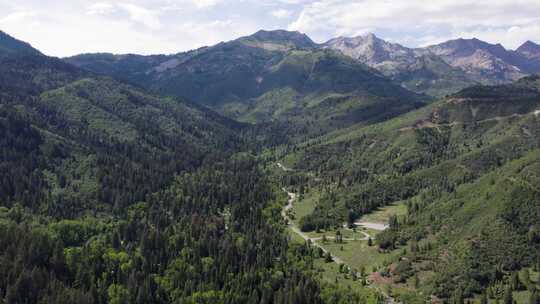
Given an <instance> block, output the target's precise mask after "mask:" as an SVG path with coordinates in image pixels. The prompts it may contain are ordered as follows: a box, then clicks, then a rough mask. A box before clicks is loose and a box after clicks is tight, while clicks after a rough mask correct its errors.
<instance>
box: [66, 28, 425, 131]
mask: <svg viewBox="0 0 540 304" xmlns="http://www.w3.org/2000/svg"><path fill="white" fill-rule="evenodd" d="M65 60H66V61H67V62H69V63H73V64H75V65H77V66H79V67H81V68H84V69H86V70H89V71H93V72H96V73H103V74H107V75H112V76H114V77H116V78H118V79H126V80H128V81H130V82H133V83H137V84H140V85H141V86H144V87H146V88H148V89H151V90H153V91H155V92H159V93H160V94H163V95H166V96H176V97H181V98H183V99H186V100H190V101H192V102H195V103H198V104H202V105H204V106H208V107H210V108H212V109H214V110H216V111H217V112H219V113H222V114H224V115H225V116H228V117H231V118H234V119H236V120H239V121H243V122H249V123H268V122H274V123H276V124H280V123H285V124H287V125H290V126H292V129H291V130H292V132H289V133H290V135H293V136H299V135H302V137H301V138H308V137H310V136H314V135H321V134H323V133H325V132H328V131H331V130H336V129H338V128H341V127H344V126H350V125H352V124H354V123H359V122H363V123H372V122H376V121H382V120H384V119H387V118H389V117H394V116H396V115H399V114H401V113H404V112H407V111H409V110H412V109H414V108H417V107H419V106H420V105H422V104H423V102H425V101H428V99H427V98H426V97H425V96H421V95H418V94H415V93H413V92H411V91H408V90H406V89H404V88H402V87H400V86H399V85H396V84H394V83H393V82H392V81H390V80H389V79H386V78H385V77H383V76H382V75H380V74H379V73H378V72H377V71H376V70H373V69H371V68H369V67H367V66H365V65H364V64H362V63H359V62H357V61H355V60H353V59H352V58H349V57H347V56H344V55H341V54H340V53H338V52H335V51H333V50H323V49H320V48H319V47H318V46H317V45H316V44H315V43H314V42H313V41H311V40H310V39H309V38H308V37H307V36H306V35H303V34H300V33H297V32H287V31H259V32H257V33H255V34H253V35H251V36H246V37H242V38H239V39H236V40H233V41H229V42H224V43H220V44H217V45H214V46H211V47H204V48H201V49H197V50H194V51H189V52H186V53H179V54H176V55H170V56H135V55H111V54H84V55H79V56H74V57H70V58H66V59H65Z"/></svg>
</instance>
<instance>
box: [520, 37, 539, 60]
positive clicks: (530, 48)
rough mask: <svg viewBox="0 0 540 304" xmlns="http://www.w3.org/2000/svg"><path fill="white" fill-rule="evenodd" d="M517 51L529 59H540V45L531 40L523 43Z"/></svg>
mask: <svg viewBox="0 0 540 304" xmlns="http://www.w3.org/2000/svg"><path fill="white" fill-rule="evenodd" d="M516 53H518V54H520V55H521V56H523V57H525V58H528V59H533V60H540V45H539V44H536V43H534V42H532V41H530V40H529V41H527V42H525V43H523V44H522V45H521V46H520V47H519V48H518V49H517V50H516Z"/></svg>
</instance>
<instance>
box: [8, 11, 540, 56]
mask: <svg viewBox="0 0 540 304" xmlns="http://www.w3.org/2000/svg"><path fill="white" fill-rule="evenodd" d="M0 29H1V30H4V31H6V32H8V33H9V34H11V35H13V36H15V37H17V38H19V39H22V40H25V41H28V42H30V43H31V44H32V45H34V46H35V47H36V48H38V49H40V50H42V51H43V52H44V53H46V54H48V55H54V56H68V55H74V54H78V53H82V52H113V53H139V54H156V53H176V52H180V51H185V50H189V49H194V48H197V47H201V46H205V45H212V44H215V43H218V42H220V41H228V40H231V39H235V38H237V37H240V36H245V35H249V34H252V33H254V32H256V31H257V30H259V29H267V30H271V29H289V30H298V31H300V32H303V33H306V34H308V35H309V36H310V37H311V38H312V39H313V40H315V41H316V42H324V41H326V40H328V39H330V38H333V37H336V36H356V35H360V34H364V33H366V32H373V33H375V34H376V35H377V36H379V37H381V38H384V39H387V40H390V41H392V42H398V43H401V44H403V45H406V46H410V47H416V46H424V45H429V44H434V43H439V42H442V41H445V40H448V39H453V38H458V37H464V38H471V37H477V38H479V39H482V40H485V41H488V42H492V43H501V44H503V45H504V46H505V47H507V48H516V47H517V46H519V45H520V44H521V43H522V42H524V41H526V40H532V41H536V42H540V1H538V0H489V1H488V0H475V1H470V0H431V1H428V0H399V1H397V0H360V1H343V0H317V1H309V0H273V1H271V0H152V1H142V0H125V1H124V0H116V1H113V0H111V1H108V0H104V1H100V0H98V1H88V0H70V1H67V0H66V1H60V0H47V1H43V0H18V1H13V0H9V1H8V0H0Z"/></svg>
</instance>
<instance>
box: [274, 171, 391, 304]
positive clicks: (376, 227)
mask: <svg viewBox="0 0 540 304" xmlns="http://www.w3.org/2000/svg"><path fill="white" fill-rule="evenodd" d="M277 166H278V167H279V168H281V169H282V170H283V171H285V172H287V171H292V170H293V169H290V168H287V167H285V166H284V165H283V164H281V163H279V162H278V163H277ZM281 189H282V190H283V191H284V192H286V193H287V196H288V200H287V205H285V206H284V207H283V209H281V216H282V217H283V219H284V220H285V222H286V223H287V226H288V227H289V229H291V230H292V231H293V232H294V233H296V234H298V235H299V236H300V237H301V238H303V239H304V240H305V241H309V242H310V243H311V244H312V245H313V246H316V247H318V248H320V249H321V250H322V251H323V252H324V253H325V254H328V250H326V249H325V248H324V247H323V246H322V245H320V244H318V243H317V241H318V240H321V239H322V237H316V238H312V237H310V236H309V235H307V234H305V233H304V232H302V230H300V228H298V226H296V224H295V223H294V222H293V221H292V220H291V219H290V218H289V215H288V214H287V213H288V211H289V210H291V209H292V208H293V203H294V201H295V200H296V197H297V195H296V193H293V192H289V191H288V190H287V189H286V188H285V187H283V188H281ZM355 224H356V223H355ZM358 224H360V226H363V227H366V228H371V229H374V230H384V229H386V228H388V226H387V225H385V224H380V223H371V222H358ZM360 232H361V233H362V234H364V238H362V239H356V240H355V239H350V238H343V240H344V241H358V240H364V241H365V240H368V239H369V238H370V237H371V236H370V235H369V234H368V233H366V232H364V231H360ZM326 238H327V239H335V237H326ZM330 255H331V257H332V260H333V261H334V262H336V263H337V264H344V265H347V264H346V263H345V262H344V261H343V260H342V259H340V258H339V257H337V256H335V255H333V254H332V253H330ZM367 287H368V288H374V289H376V290H377V291H378V292H379V293H381V294H382V295H383V296H384V297H385V299H386V304H394V303H395V300H394V298H393V297H391V296H389V295H388V294H387V293H386V292H384V291H382V290H381V289H380V288H378V287H376V286H374V285H372V284H369V285H368V286H367Z"/></svg>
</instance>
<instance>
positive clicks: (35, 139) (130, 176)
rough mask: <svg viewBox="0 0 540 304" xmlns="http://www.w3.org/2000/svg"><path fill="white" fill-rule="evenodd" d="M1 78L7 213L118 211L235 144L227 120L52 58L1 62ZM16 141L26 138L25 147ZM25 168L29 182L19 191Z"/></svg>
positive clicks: (27, 56) (10, 57)
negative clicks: (16, 207)
mask: <svg viewBox="0 0 540 304" xmlns="http://www.w3.org/2000/svg"><path fill="white" fill-rule="evenodd" d="M0 75H1V76H0V91H1V94H0V110H1V111H0V112H1V118H0V119H1V120H2V128H1V130H0V131H1V133H2V137H3V138H4V142H3V143H4V145H3V149H7V150H5V151H10V152H6V153H4V154H2V155H3V158H2V164H3V165H2V170H3V174H2V176H3V177H4V178H3V184H2V189H1V190H0V193H1V194H2V195H1V199H0V200H1V201H2V203H3V204H6V205H7V206H11V205H13V204H15V203H17V202H24V205H25V206H26V207H29V208H32V209H34V210H37V209H39V208H44V206H48V207H47V208H53V209H54V208H57V207H58V204H60V205H62V206H64V207H62V208H63V209H62V210H63V212H65V213H64V214H65V215H66V216H73V215H75V214H78V213H79V212H89V211H90V210H112V209H113V208H114V209H116V208H121V207H122V206H125V205H126V204H131V203H133V202H135V201H136V200H142V199H144V197H145V196H146V195H149V194H150V193H152V192H153V191H156V190H157V189H159V188H160V187H162V186H163V185H165V184H166V183H167V182H169V181H170V180H171V178H172V177H173V176H174V174H175V173H177V172H179V171H181V170H186V169H189V168H193V167H196V166H198V165H199V164H200V163H201V162H202V161H203V159H204V158H205V157H206V156H207V155H209V154H212V153H214V152H213V151H215V150H218V149H219V150H220V151H227V150H228V149H230V148H232V147H233V146H234V145H235V144H236V143H237V142H238V141H237V137H236V135H235V134H234V133H235V132H237V131H238V130H239V128H240V127H241V126H240V125H239V124H238V123H236V122H233V121H230V120H228V119H226V118H223V117H220V116H219V115H217V114H215V113H213V112H211V111H209V110H206V109H204V108H201V107H199V106H196V105H189V104H186V103H183V102H180V101H178V100H173V99H165V98H160V97H156V96H154V95H151V94H149V93H147V92H145V91H144V90H143V89H141V88H138V87H134V86H131V85H127V84H124V83H120V82H118V81H115V80H112V79H111V78H109V77H104V76H95V75H93V74H92V73H90V72H87V71H84V70H81V69H79V68H77V67H75V66H73V65H70V64H68V63H65V62H63V61H61V60H59V59H56V58H51V57H46V56H43V55H41V54H37V55H32V54H24V55H22V54H21V53H15V54H12V55H7V56H3V57H1V58H0ZM25 132H26V133H28V135H24V134H26V133H25ZM18 136H28V139H27V140H28V146H27V147H24V143H25V142H26V140H25V139H18V138H17V137H18ZM19 141H20V142H21V145H15V144H14V143H17V142H19ZM115 166H119V167H118V168H119V169H117V170H111V168H113V167H115ZM17 168H20V169H21V170H22V171H21V172H18V171H17V170H18V169H17ZM22 168H26V169H22ZM25 170H29V171H28V172H33V173H32V175H31V176H32V177H31V179H30V180H33V182H30V181H26V182H21V183H18V182H17V180H18V179H19V178H20V179H23V180H24V179H25V178H28V175H25V173H24V172H26V171H25ZM144 179H147V180H148V182H147V183H145V184H144V186H141V185H140V183H139V181H141V180H144ZM66 181H67V182H66ZM29 191H30V192H31V193H33V196H32V197H29V196H27V193H28V192H29ZM53 206H57V207H53ZM116 210H120V209H116ZM50 211H51V212H52V209H51V210H50Z"/></svg>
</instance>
